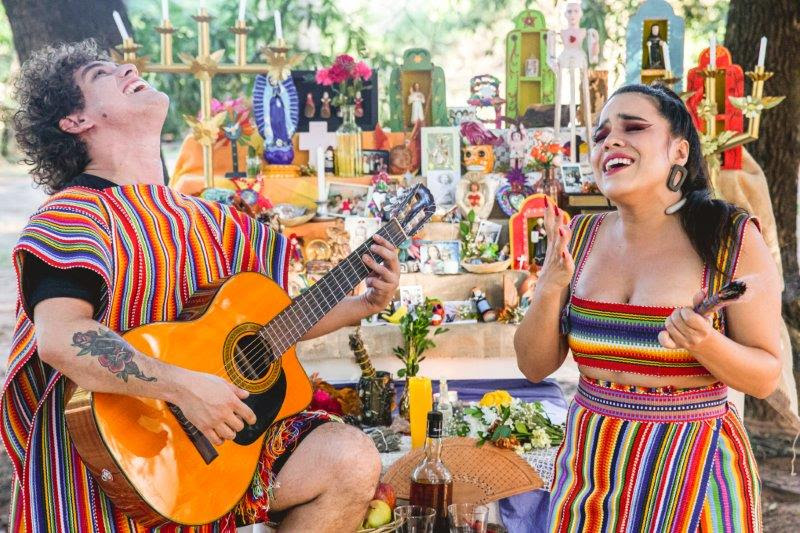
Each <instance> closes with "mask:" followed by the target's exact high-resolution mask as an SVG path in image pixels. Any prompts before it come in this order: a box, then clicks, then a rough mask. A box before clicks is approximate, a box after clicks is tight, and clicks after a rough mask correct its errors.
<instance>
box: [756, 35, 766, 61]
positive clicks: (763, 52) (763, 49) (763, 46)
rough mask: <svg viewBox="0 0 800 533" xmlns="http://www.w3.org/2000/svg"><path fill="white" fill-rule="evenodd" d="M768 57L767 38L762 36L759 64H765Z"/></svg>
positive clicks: (759, 48)
mask: <svg viewBox="0 0 800 533" xmlns="http://www.w3.org/2000/svg"><path fill="white" fill-rule="evenodd" d="M766 57H767V38H766V37H762V38H761V46H759V47H758V66H759V67H763V66H764V59H766Z"/></svg>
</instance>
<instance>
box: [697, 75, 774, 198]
mask: <svg viewBox="0 0 800 533" xmlns="http://www.w3.org/2000/svg"><path fill="white" fill-rule="evenodd" d="M700 74H701V75H702V76H703V78H704V82H703V88H704V91H705V94H704V98H703V100H702V101H701V102H700V104H699V105H698V107H697V114H698V115H699V116H700V117H702V118H703V122H704V124H705V132H704V133H701V134H700V144H701V146H702V150H703V156H704V157H705V159H706V162H707V163H708V168H709V177H710V179H711V184H712V187H713V189H714V190H715V191H716V190H719V188H718V185H717V182H718V180H719V173H720V169H721V164H720V160H719V158H720V155H721V154H722V153H723V152H724V151H726V150H730V149H731V148H735V147H737V146H743V145H745V144H748V143H751V142H753V141H755V140H758V135H759V130H760V129H761V113H762V111H764V110H765V109H770V108H773V107H775V106H776V105H778V104H780V103H781V102H782V101H783V100H784V98H786V97H785V96H764V82H765V81H766V80H768V79H769V78H771V77H772V75H773V74H774V73H773V72H767V71H766V70H764V67H763V66H756V67H755V68H754V69H753V70H752V71H750V72H747V73H746V74H747V76H748V77H749V78H750V79H751V80H752V81H753V86H752V88H751V94H750V95H748V96H742V97H735V96H730V97H728V99H729V100H730V102H731V104H732V105H733V106H734V107H736V108H738V109H741V110H742V112H743V113H744V116H745V117H747V129H746V131H744V132H736V131H731V130H722V131H718V128H717V101H716V94H717V69H715V68H706V69H703V70H702V71H700Z"/></svg>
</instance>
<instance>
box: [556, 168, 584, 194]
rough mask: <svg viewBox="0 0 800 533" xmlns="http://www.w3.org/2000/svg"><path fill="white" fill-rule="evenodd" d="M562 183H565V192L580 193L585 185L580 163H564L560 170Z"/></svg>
mask: <svg viewBox="0 0 800 533" xmlns="http://www.w3.org/2000/svg"><path fill="white" fill-rule="evenodd" d="M558 175H559V179H560V180H561V184H562V185H564V192H566V193H579V192H581V186H582V185H583V176H582V173H581V166H580V164H578V163H562V164H561V167H560V168H559V170H558Z"/></svg>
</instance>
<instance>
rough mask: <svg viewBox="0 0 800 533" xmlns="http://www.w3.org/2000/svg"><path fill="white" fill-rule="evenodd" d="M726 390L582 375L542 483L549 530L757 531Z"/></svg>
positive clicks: (753, 482)
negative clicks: (547, 487) (546, 488)
mask: <svg viewBox="0 0 800 533" xmlns="http://www.w3.org/2000/svg"><path fill="white" fill-rule="evenodd" d="M726 396H727V387H725V386H724V385H721V384H715V385H711V386H709V387H704V388H698V389H683V390H681V389H677V390H676V389H672V388H661V389H644V388H641V387H631V386H623V385H616V384H611V383H608V382H600V381H596V380H588V379H586V378H582V379H581V382H580V386H579V388H578V392H577V394H576V396H575V401H574V402H573V404H572V405H571V406H570V409H569V413H568V415H567V429H566V434H565V438H564V442H563V443H562V445H561V448H560V449H559V452H558V454H557V456H556V473H555V477H554V479H553V484H552V486H551V499H550V509H549V523H550V531H551V532H573V531H574V532H583V531H592V532H599V531H625V532H634V531H635V532H640V531H648V532H649V531H658V532H685V531H692V532H694V531H702V532H706V531H708V532H726V533H727V532H740V531H741V532H745V531H747V532H751V531H761V508H760V488H759V479H758V474H757V470H756V465H755V461H754V459H753V455H752V451H751V450H750V447H749V443H748V440H747V435H746V434H745V432H744V428H743V427H742V425H741V422H739V419H738V418H737V416H736V414H735V413H734V411H733V410H729V408H728V407H727V406H726V404H725V398H726Z"/></svg>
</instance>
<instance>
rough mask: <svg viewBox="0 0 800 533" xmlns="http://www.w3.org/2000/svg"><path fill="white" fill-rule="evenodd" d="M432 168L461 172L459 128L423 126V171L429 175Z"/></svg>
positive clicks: (455, 172)
mask: <svg viewBox="0 0 800 533" xmlns="http://www.w3.org/2000/svg"><path fill="white" fill-rule="evenodd" d="M431 170H450V171H452V172H453V173H454V174H460V173H461V137H460V135H459V133H458V128H451V127H442V128H422V168H421V173H422V174H425V175H427V174H428V173H429V172H430V171H431Z"/></svg>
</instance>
